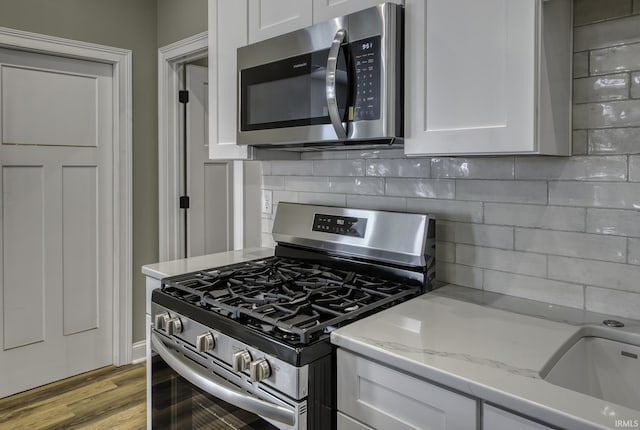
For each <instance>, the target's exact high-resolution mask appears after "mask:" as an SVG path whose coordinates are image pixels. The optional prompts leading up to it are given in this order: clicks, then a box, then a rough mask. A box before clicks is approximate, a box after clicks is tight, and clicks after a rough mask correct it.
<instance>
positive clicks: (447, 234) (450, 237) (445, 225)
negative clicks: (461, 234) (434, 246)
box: [436, 220, 456, 242]
mask: <svg viewBox="0 0 640 430" xmlns="http://www.w3.org/2000/svg"><path fill="white" fill-rule="evenodd" d="M455 238H456V230H455V223H453V222H448V221H437V220H436V239H437V240H441V241H445V242H453V241H454V240H455Z"/></svg>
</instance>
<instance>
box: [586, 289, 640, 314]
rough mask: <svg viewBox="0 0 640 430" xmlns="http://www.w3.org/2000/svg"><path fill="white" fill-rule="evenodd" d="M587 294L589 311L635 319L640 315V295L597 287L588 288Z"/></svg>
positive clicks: (587, 308)
mask: <svg viewBox="0 0 640 430" xmlns="http://www.w3.org/2000/svg"><path fill="white" fill-rule="evenodd" d="M585 294H586V297H585V309H586V310H588V311H592V312H600V313H602V314H607V315H611V316H613V317H623V318H634V319H638V315H640V294H636V293H628V292H624V291H616V290H610V289H605V288H595V287H587V289H586V292H585Z"/></svg>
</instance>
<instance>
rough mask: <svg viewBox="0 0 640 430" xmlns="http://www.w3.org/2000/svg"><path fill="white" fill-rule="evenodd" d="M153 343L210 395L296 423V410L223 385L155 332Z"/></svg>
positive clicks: (286, 422)
mask: <svg viewBox="0 0 640 430" xmlns="http://www.w3.org/2000/svg"><path fill="white" fill-rule="evenodd" d="M151 345H152V347H153V350H154V351H155V352H157V353H158V355H160V357H162V359H163V360H164V361H165V363H167V364H168V365H169V367H171V368H172V369H173V370H175V371H176V372H177V373H178V374H179V375H180V376H182V377H183V378H184V379H186V380H187V381H189V382H191V383H192V384H193V385H195V386H196V387H198V388H200V389H201V390H203V391H205V392H207V393H209V394H210V395H212V396H214V397H217V398H219V399H221V400H224V401H225V402H227V403H231V404H232V405H234V406H236V407H238V408H240V409H244V410H246V411H249V412H253V413H254V414H257V415H260V416H263V417H265V418H270V419H273V420H276V421H278V422H281V423H284V424H288V425H293V424H295V422H296V418H295V413H294V412H292V411H290V410H288V409H286V408H284V407H282V406H278V405H275V404H273V403H269V402H266V401H264V400H260V399H257V398H255V397H253V396H251V395H248V394H245V393H241V392H239V391H236V390H234V389H232V388H228V387H227V386H225V385H223V383H222V381H220V382H217V381H216V379H217V378H216V377H215V376H214V374H213V373H211V372H206V371H204V370H202V369H201V368H199V367H196V366H195V365H193V364H191V363H190V362H189V361H190V360H187V359H183V358H181V357H180V356H179V355H177V354H174V353H172V352H171V351H170V350H169V349H168V348H167V347H166V346H165V344H164V342H163V341H162V340H161V339H160V337H158V335H157V334H155V333H151Z"/></svg>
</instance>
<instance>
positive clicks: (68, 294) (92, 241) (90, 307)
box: [62, 166, 99, 336]
mask: <svg viewBox="0 0 640 430" xmlns="http://www.w3.org/2000/svg"><path fill="white" fill-rule="evenodd" d="M97 173H98V172H97V169H96V167H95V166H63V167H62V202H63V204H62V265H63V269H62V276H63V279H62V280H63V282H62V285H63V292H62V294H63V308H64V310H65V312H64V324H63V327H64V330H63V333H64V335H65V336H67V335H70V334H73V333H78V332H81V331H84V330H90V329H95V328H97V327H98V285H99V282H98V264H99V262H98V257H99V256H98V247H97V245H98V218H99V217H98V213H99V211H98V195H97V193H96V190H97V179H98V175H97Z"/></svg>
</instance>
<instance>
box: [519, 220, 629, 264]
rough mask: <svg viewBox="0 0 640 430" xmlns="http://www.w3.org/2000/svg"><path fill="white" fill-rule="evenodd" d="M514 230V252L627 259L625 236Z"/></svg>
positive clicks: (620, 261) (613, 259)
mask: <svg viewBox="0 0 640 430" xmlns="http://www.w3.org/2000/svg"><path fill="white" fill-rule="evenodd" d="M515 233H516V234H515V237H516V240H515V249H516V250H518V251H527V252H539V253H541V254H551V255H563V256H566V257H581V258H591V259H594V260H604V261H614V262H619V263H624V262H625V261H626V260H627V239H626V238H624V237H613V236H602V235H597V234H585V233H574V232H565V231H552V230H538V229H528V228H516V232H515ZM549 258H552V257H549Z"/></svg>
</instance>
